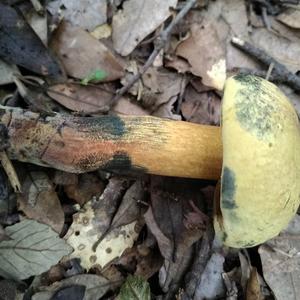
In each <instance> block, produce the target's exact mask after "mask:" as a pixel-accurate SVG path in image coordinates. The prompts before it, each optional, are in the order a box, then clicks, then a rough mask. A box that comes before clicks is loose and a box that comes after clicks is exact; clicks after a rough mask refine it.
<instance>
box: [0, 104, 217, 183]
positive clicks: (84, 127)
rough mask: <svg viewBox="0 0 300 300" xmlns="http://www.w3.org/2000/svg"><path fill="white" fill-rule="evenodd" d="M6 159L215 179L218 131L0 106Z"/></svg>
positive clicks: (156, 121) (142, 119)
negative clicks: (43, 113) (6, 142)
mask: <svg viewBox="0 0 300 300" xmlns="http://www.w3.org/2000/svg"><path fill="white" fill-rule="evenodd" d="M0 112H1V122H2V123H3V124H4V125H6V126H7V128H8V133H9V137H10V140H9V141H10V147H9V148H8V149H7V153H8V155H9V157H10V158H12V159H16V160H20V161H25V162H30V163H34V164H38V165H42V166H48V167H53V168H56V169H60V170H63V171H67V172H72V173H82V172H88V171H92V170H95V169H98V168H102V169H105V170H108V171H113V172H117V173H130V172H145V173H150V174H157V175H165V176H178V177H190V178H202V179H218V178H220V174H221V167H222V144H221V130H220V128H219V127H215V126H205V125H197V124H192V123H188V122H182V121H171V120H165V119H160V118H156V117H148V116H142V117H140V116H139V117H133V116H130V117H119V116H101V117H85V118H83V117H73V116H66V115H62V114H56V115H55V116H54V117H52V116H51V117H50V116H47V117H42V116H41V115H40V114H38V113H33V112H30V111H25V110H22V109H19V108H11V107H4V106H0Z"/></svg>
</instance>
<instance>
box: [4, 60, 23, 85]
mask: <svg viewBox="0 0 300 300" xmlns="http://www.w3.org/2000/svg"><path fill="white" fill-rule="evenodd" d="M15 74H19V70H18V68H17V67H16V66H15V65H11V64H8V63H6V62H5V61H3V60H2V59H0V85H4V84H9V83H12V82H14V75H15Z"/></svg>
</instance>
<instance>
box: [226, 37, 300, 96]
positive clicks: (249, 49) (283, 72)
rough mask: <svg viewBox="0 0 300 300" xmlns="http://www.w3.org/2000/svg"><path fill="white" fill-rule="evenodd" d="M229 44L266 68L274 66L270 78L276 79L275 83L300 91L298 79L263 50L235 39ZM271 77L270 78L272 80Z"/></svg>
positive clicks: (299, 80)
mask: <svg viewBox="0 0 300 300" xmlns="http://www.w3.org/2000/svg"><path fill="white" fill-rule="evenodd" d="M231 42H232V43H233V45H235V46H236V47H237V48H239V49H241V50H243V51H244V52H246V53H248V54H249V55H251V56H253V57H255V58H256V59H257V60H258V61H260V62H261V63H263V64H264V65H266V66H270V65H271V64H273V65H274V68H273V71H272V76H274V77H275V78H277V81H279V82H282V83H286V84H287V85H289V86H290V87H292V88H293V89H294V90H296V91H300V77H298V76H297V75H295V74H293V73H292V72H290V71H289V70H288V69H287V67H286V66H284V65H283V64H281V63H279V62H278V61H277V60H275V59H274V58H273V57H272V56H270V55H269V54H268V53H266V52H265V51H264V50H262V49H259V48H257V47H255V46H253V45H251V44H250V43H248V42H245V41H243V40H241V39H239V38H237V37H234V38H232V40H231ZM272 76H271V78H272Z"/></svg>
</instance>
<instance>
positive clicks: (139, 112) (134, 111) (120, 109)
mask: <svg viewBox="0 0 300 300" xmlns="http://www.w3.org/2000/svg"><path fill="white" fill-rule="evenodd" d="M112 111H113V112H115V113H117V114H120V115H133V116H147V115H149V114H150V113H149V112H148V111H147V110H146V109H144V108H142V107H141V106H140V105H139V104H137V103H134V102H133V101H130V100H129V99H126V98H124V97H122V98H121V99H119V100H118V102H117V104H116V105H115V106H114V107H113V109H112Z"/></svg>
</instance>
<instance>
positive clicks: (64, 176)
mask: <svg viewBox="0 0 300 300" xmlns="http://www.w3.org/2000/svg"><path fill="white" fill-rule="evenodd" d="M52 181H53V183H54V184H59V185H70V184H78V175H77V174H74V173H68V172H64V171H61V170H55V172H54V175H53V177H52Z"/></svg>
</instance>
